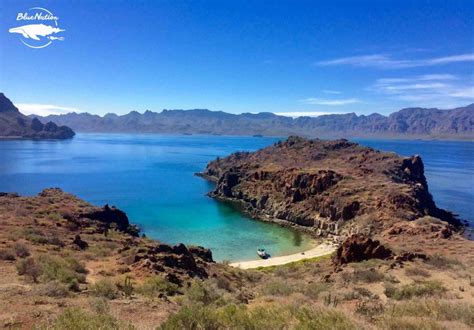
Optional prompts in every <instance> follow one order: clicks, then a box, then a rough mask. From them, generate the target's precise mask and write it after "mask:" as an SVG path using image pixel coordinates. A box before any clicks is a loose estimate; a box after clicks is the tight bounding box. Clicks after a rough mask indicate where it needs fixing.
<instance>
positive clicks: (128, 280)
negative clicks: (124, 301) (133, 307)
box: [123, 276, 133, 298]
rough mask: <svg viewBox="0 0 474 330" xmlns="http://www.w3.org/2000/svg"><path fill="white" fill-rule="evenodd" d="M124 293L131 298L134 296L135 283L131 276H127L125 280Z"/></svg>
mask: <svg viewBox="0 0 474 330" xmlns="http://www.w3.org/2000/svg"><path fill="white" fill-rule="evenodd" d="M123 293H124V294H125V297H127V298H130V297H131V296H132V293H133V283H132V279H131V277H130V276H127V277H125V280H124V283H123Z"/></svg>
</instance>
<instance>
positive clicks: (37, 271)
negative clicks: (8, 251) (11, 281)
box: [16, 258, 43, 283]
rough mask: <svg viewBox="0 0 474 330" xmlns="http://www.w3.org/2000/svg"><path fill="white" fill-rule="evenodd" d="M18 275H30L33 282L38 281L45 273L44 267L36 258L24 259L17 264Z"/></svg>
mask: <svg viewBox="0 0 474 330" xmlns="http://www.w3.org/2000/svg"><path fill="white" fill-rule="evenodd" d="M16 269H17V271H18V275H24V276H27V277H29V278H30V279H31V280H32V281H33V282H35V283H36V282H38V278H39V277H40V276H41V274H42V273H43V269H42V267H41V266H40V265H39V264H38V262H36V260H35V259H34V258H28V259H22V260H20V261H19V262H18V263H17V264H16Z"/></svg>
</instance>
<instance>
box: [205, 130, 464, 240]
mask: <svg viewBox="0 0 474 330" xmlns="http://www.w3.org/2000/svg"><path fill="white" fill-rule="evenodd" d="M201 176H203V177H205V178H207V179H211V180H213V181H215V182H216V188H215V189H214V190H213V191H212V192H210V193H209V195H210V196H212V197H215V198H218V199H224V200H230V201H234V202H238V203H240V204H241V206H242V209H243V210H244V211H245V212H246V213H248V214H249V215H250V216H252V217H254V218H258V219H261V220H265V221H274V222H277V223H281V224H284V225H291V226H297V227H298V228H301V229H304V230H306V231H309V232H311V233H313V234H315V235H319V236H341V235H342V236H344V237H347V236H350V235H351V234H352V233H357V232H366V231H368V232H374V231H375V232H381V231H383V230H384V229H386V228H389V227H390V226H391V225H393V224H394V223H397V222H400V221H402V222H403V221H413V220H415V219H418V218H421V217H424V216H427V215H429V216H432V217H436V218H439V219H441V220H443V221H445V222H447V223H450V224H452V225H454V226H459V225H460V221H459V220H458V219H456V218H455V217H454V216H453V215H452V214H451V213H450V212H447V211H445V210H441V209H439V208H437V207H436V205H435V203H434V201H433V198H432V196H431V194H430V192H429V190H428V184H427V182H426V178H425V176H424V166H423V161H422V160H421V158H420V157H419V156H413V157H408V158H402V157H400V156H398V155H396V154H393V153H385V152H380V151H377V150H374V149H372V148H367V147H364V146H361V145H359V144H356V143H352V142H349V141H347V140H335V141H323V140H307V139H304V138H300V137H289V138H288V139H287V140H286V141H283V142H278V143H276V144H275V145H273V146H270V147H267V148H264V149H262V150H259V151H256V152H253V153H243V152H239V153H235V154H232V155H230V156H228V157H226V158H222V159H216V160H215V161H212V162H210V163H209V164H208V165H207V167H206V169H205V171H204V172H203V173H201Z"/></svg>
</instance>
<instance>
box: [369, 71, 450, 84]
mask: <svg viewBox="0 0 474 330" xmlns="http://www.w3.org/2000/svg"><path fill="white" fill-rule="evenodd" d="M457 79H459V78H458V77H457V76H455V75H452V74H447V73H437V74H425V75H421V76H415V77H406V78H381V79H377V83H379V84H391V83H409V82H418V81H433V80H437V81H445V80H457Z"/></svg>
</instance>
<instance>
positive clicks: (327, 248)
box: [230, 243, 337, 269]
mask: <svg viewBox="0 0 474 330" xmlns="http://www.w3.org/2000/svg"><path fill="white" fill-rule="evenodd" d="M336 249H337V246H336V245H335V244H331V243H322V244H320V245H318V246H316V247H314V248H312V249H310V250H307V251H303V252H299V253H295V254H290V255H287V256H280V257H273V258H272V257H270V258H268V259H258V260H250V261H238V262H233V263H231V264H230V265H231V266H232V267H238V268H242V269H252V268H259V267H270V266H278V265H284V264H288V263H291V262H295V261H300V260H304V259H311V258H316V257H321V256H324V255H327V254H331V253H333V252H334V251H335V250H336Z"/></svg>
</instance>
